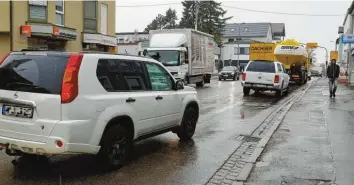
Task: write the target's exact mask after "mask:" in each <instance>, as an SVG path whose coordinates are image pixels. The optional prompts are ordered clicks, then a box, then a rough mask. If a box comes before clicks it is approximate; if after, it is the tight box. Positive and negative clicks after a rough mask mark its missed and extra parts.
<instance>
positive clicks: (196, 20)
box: [194, 0, 199, 30]
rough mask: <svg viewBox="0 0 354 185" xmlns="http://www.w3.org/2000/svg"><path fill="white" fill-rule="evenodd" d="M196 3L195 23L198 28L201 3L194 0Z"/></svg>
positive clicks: (196, 28) (195, 27)
mask: <svg viewBox="0 0 354 185" xmlns="http://www.w3.org/2000/svg"><path fill="white" fill-rule="evenodd" d="M194 3H195V24H194V29H195V30H198V12H199V3H198V1H197V0H194Z"/></svg>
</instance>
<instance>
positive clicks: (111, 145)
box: [98, 124, 133, 169]
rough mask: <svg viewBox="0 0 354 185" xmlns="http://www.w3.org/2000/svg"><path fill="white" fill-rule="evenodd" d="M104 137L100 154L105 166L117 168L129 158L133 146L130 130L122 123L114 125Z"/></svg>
mask: <svg viewBox="0 0 354 185" xmlns="http://www.w3.org/2000/svg"><path fill="white" fill-rule="evenodd" d="M103 137H104V138H103V144H102V146H101V150H100V152H99V154H98V155H99V157H100V159H101V160H103V164H104V165H105V167H107V168H109V169H116V168H119V167H121V166H123V165H124V164H125V163H126V162H127V161H128V160H129V157H130V156H131V151H132V148H133V140H132V136H131V133H130V132H129V130H127V129H126V128H125V127H123V126H122V125H118V124H117V125H113V126H111V127H110V128H109V129H108V130H107V131H106V133H105V135H104V136H103Z"/></svg>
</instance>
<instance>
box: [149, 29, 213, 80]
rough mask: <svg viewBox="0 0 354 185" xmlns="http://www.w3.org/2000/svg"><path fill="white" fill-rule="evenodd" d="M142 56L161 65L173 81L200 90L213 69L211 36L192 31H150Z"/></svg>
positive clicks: (209, 77)
mask: <svg viewBox="0 0 354 185" xmlns="http://www.w3.org/2000/svg"><path fill="white" fill-rule="evenodd" d="M149 40H150V44H149V48H147V49H146V51H145V54H147V55H148V56H150V57H152V58H154V59H156V60H158V61H160V62H161V63H162V64H163V65H164V66H165V67H166V68H167V69H168V70H169V71H170V72H171V74H173V75H174V77H175V78H176V79H182V80H184V81H185V83H186V84H194V83H195V84H196V85H197V86H203V85H204V83H210V79H211V74H212V73H213V69H214V63H215V62H214V56H215V55H214V54H215V49H214V47H215V46H216V43H215V42H214V36H213V35H209V34H206V33H203V32H200V31H196V30H193V29H166V30H150V33H149Z"/></svg>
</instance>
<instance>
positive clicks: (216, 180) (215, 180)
mask: <svg viewBox="0 0 354 185" xmlns="http://www.w3.org/2000/svg"><path fill="white" fill-rule="evenodd" d="M209 182H210V183H214V184H220V183H221V180H219V179H210V181H209Z"/></svg>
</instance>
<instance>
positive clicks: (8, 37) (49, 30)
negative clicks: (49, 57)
mask: <svg viewBox="0 0 354 185" xmlns="http://www.w3.org/2000/svg"><path fill="white" fill-rule="evenodd" d="M0 17H1V19H0V25H1V27H0V57H2V56H4V55H6V54H7V53H9V52H10V51H17V50H21V49H30V50H56V51H83V50H84V51H85V50H89V51H91V50H92V51H103V52H115V51H116V45H117V39H116V37H115V1H100V0H98V1H92V0H91V1H64V0H54V1H47V0H28V1H0Z"/></svg>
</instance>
